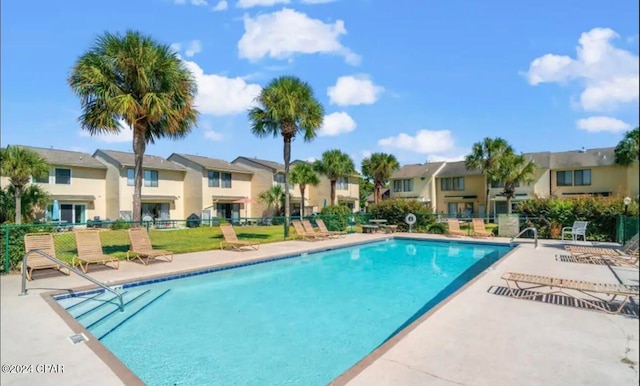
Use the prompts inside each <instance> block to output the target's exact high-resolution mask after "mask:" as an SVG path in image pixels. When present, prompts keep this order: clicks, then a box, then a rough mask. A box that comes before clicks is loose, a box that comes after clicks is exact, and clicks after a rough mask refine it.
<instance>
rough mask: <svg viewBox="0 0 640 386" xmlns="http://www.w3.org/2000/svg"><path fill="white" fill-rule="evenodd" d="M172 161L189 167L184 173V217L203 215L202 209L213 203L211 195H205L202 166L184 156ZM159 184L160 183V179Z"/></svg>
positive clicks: (186, 167)
mask: <svg viewBox="0 0 640 386" xmlns="http://www.w3.org/2000/svg"><path fill="white" fill-rule="evenodd" d="M171 161H174V162H177V163H179V164H181V165H182V166H184V167H185V169H187V171H186V173H185V175H184V188H183V194H182V197H183V206H184V213H183V214H182V218H187V217H189V216H190V215H191V213H195V214H197V215H198V216H201V214H202V209H203V208H205V207H206V206H210V205H211V196H209V199H208V200H206V199H205V197H204V196H203V190H204V187H203V186H202V184H203V180H202V175H203V173H204V172H203V171H202V167H201V166H200V165H197V164H195V163H194V162H191V161H189V160H187V159H184V158H182V157H175V158H173V159H171ZM125 184H126V181H125ZM158 185H160V182H159V181H158ZM205 203H206V204H205Z"/></svg>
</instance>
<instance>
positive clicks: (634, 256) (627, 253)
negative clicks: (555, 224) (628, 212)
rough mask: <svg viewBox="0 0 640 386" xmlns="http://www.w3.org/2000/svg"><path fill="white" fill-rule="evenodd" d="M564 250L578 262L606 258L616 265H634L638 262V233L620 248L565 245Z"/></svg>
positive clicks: (590, 261)
mask: <svg viewBox="0 0 640 386" xmlns="http://www.w3.org/2000/svg"><path fill="white" fill-rule="evenodd" d="M564 248H565V250H566V251H567V252H569V253H570V254H571V256H572V257H573V258H574V259H575V260H576V261H577V262H580V263H593V262H594V260H606V261H607V262H610V263H614V264H617V265H628V266H634V265H637V264H638V260H639V257H638V234H637V233H636V235H635V236H633V237H632V238H631V239H630V240H629V241H628V242H627V243H626V244H625V245H624V246H623V247H622V248H620V249H617V248H603V247H587V246H579V245H565V247H564Z"/></svg>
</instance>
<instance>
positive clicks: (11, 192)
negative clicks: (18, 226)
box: [0, 185, 49, 224]
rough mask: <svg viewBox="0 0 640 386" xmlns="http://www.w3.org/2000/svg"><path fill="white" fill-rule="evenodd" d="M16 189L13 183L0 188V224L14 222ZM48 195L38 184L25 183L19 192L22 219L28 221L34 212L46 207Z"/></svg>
mask: <svg viewBox="0 0 640 386" xmlns="http://www.w3.org/2000/svg"><path fill="white" fill-rule="evenodd" d="M15 193H16V189H15V187H14V186H13V185H9V186H7V188H6V189H2V190H0V224H1V223H4V222H5V221H13V222H15V212H16V210H15V208H16V194H15ZM48 203H49V195H48V194H47V192H46V191H45V190H44V189H42V188H41V187H40V186H38V185H27V186H25V187H24V188H23V189H22V192H21V194H20V204H21V207H20V214H21V216H22V220H24V221H25V222H29V220H31V219H33V218H35V216H36V213H37V212H38V211H41V210H43V209H45V208H46V206H47V204H48Z"/></svg>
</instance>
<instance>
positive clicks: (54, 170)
mask: <svg viewBox="0 0 640 386" xmlns="http://www.w3.org/2000/svg"><path fill="white" fill-rule="evenodd" d="M58 169H60V170H68V171H69V183H68V184H59V183H58V179H57V177H56V170H58ZM53 184H54V185H72V184H73V169H71V168H54V169H53Z"/></svg>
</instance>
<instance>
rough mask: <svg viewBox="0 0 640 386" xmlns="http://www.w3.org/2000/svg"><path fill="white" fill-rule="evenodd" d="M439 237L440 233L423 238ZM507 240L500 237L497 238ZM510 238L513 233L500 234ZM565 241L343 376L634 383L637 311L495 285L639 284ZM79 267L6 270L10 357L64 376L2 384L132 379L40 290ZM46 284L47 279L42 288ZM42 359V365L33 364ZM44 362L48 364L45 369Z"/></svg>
mask: <svg viewBox="0 0 640 386" xmlns="http://www.w3.org/2000/svg"><path fill="white" fill-rule="evenodd" d="M385 237H387V235H381V234H372V235H369V234H367V235H363V234H353V235H349V236H347V237H346V238H343V239H337V240H326V241H318V242H304V241H287V242H279V243H273V244H265V245H262V246H261V247H260V250H259V251H251V252H243V253H238V252H231V251H208V252H198V253H189V254H183V255H177V256H176V257H175V260H174V262H173V263H164V262H157V263H153V264H150V265H149V266H142V265H140V264H137V263H126V262H124V263H122V264H121V267H120V269H119V270H117V271H115V270H111V269H107V270H100V271H95V272H93V273H91V275H92V276H93V277H95V278H96V279H98V280H101V281H105V282H114V281H120V280H132V279H137V278H141V277H147V276H154V275H161V274H168V273H172V272H177V271H184V270H192V269H198V268H204V267H211V266H216V265H226V264H230V263H236V262H241V261H248V260H253V259H264V258H269V257H275V256H278V255H283V254H292V253H298V252H308V251H310V249H321V248H326V247H332V246H338V245H345V244H350V243H358V242H362V241H368V240H376V239H384V238H385ZM425 237H437V236H425ZM496 241H498V240H496ZM500 241H505V240H500ZM558 248H559V244H558V243H553V242H548V243H545V245H543V246H541V247H540V248H538V249H537V250H536V249H534V248H533V246H532V245H531V244H528V243H527V244H523V245H522V246H521V247H520V248H518V249H517V250H516V251H514V252H513V253H511V254H510V255H509V256H508V257H506V258H505V259H503V260H502V261H501V262H500V263H499V264H498V265H495V266H494V267H493V268H492V269H490V270H489V271H487V272H486V273H485V274H483V275H481V276H480V277H479V278H478V279H477V280H476V281H475V282H473V283H472V284H470V285H469V286H467V287H466V288H464V290H463V291H461V292H460V293H459V294H458V295H457V296H455V297H454V298H453V299H451V300H450V301H449V302H447V303H446V304H444V305H443V306H441V307H440V308H439V309H437V310H436V311H435V312H431V313H430V314H428V317H427V318H426V319H424V320H422V321H418V322H417V323H416V324H414V325H412V326H411V327H410V329H411V331H410V332H408V333H405V334H401V336H399V337H398V338H397V339H396V340H397V342H395V345H393V347H390V348H389V347H385V346H383V348H382V350H378V351H377V352H376V353H374V355H373V356H371V357H369V358H367V359H365V360H363V361H362V362H361V363H360V364H359V365H358V366H357V368H355V369H353V370H352V371H350V372H348V373H347V374H345V375H343V377H341V378H339V380H338V382H337V383H341V384H345V383H348V384H349V385H372V384H375V385H425V384H428V385H451V384H457V385H460V384H462V385H489V384H490V385H511V384H518V385H527V384H531V385H534V384H535V385H539V384H545V385H556V384H557V385H605V384H615V385H636V384H637V383H638V371H637V368H638V367H637V365H635V366H632V365H631V364H630V363H631V362H632V363H637V362H638V319H637V318H631V317H627V316H610V315H606V314H603V313H601V312H595V311H588V310H583V309H575V308H572V307H566V306H559V305H551V304H542V303H539V302H535V301H527V300H517V299H512V298H509V297H506V296H500V295H495V294H492V293H489V292H488V290H490V289H491V288H493V287H495V286H500V285H502V281H501V280H500V274H501V273H502V272H504V271H517V272H527V273H540V274H546V275H555V276H561V277H567V278H576V279H583V280H601V281H603V282H615V281H616V276H618V277H619V278H620V279H621V280H622V281H624V282H626V283H629V284H634V285H637V284H638V270H637V269H635V270H634V269H622V268H614V269H610V268H608V267H606V266H593V265H584V264H573V263H561V262H558V261H556V260H555V258H554V256H555V254H556V253H557V252H558V251H559V250H560V249H558ZM86 284H87V282H86V281H85V280H84V279H82V278H81V277H79V276H76V275H71V276H70V277H67V276H59V275H56V276H53V277H48V278H40V279H36V280H34V281H32V282H29V283H28V288H30V290H29V295H27V296H17V295H18V293H19V292H20V277H19V276H17V275H9V276H3V277H1V278H0V290H1V291H0V306H1V308H0V310H1V312H0V325H1V331H0V332H1V335H0V341H1V342H2V344H1V350H0V358H2V364H3V365H5V364H8V365H25V364H33V365H36V364H60V365H63V366H64V373H62V374H35V373H31V374H21V375H17V374H1V375H0V376H1V378H0V384H2V385H35V384H37V385H60V384H64V385H87V384H91V385H120V384H123V381H122V380H121V379H120V378H119V377H118V376H116V374H115V373H114V372H113V371H112V369H111V368H110V367H109V366H107V365H106V364H105V362H103V361H102V360H101V359H100V358H99V357H98V356H97V355H95V353H94V352H93V351H92V350H91V348H90V347H89V346H88V345H87V344H76V345H74V344H71V343H70V341H69V340H68V337H69V336H70V335H72V334H74V333H75V332H76V331H73V330H72V329H71V328H70V327H69V326H68V325H67V324H66V323H65V322H64V321H63V320H62V319H61V318H60V317H59V316H58V315H57V314H56V313H55V311H54V310H53V309H52V308H51V307H50V306H49V305H48V304H47V303H46V302H45V300H44V299H43V298H42V296H40V295H39V293H42V292H47V291H50V290H52V289H60V288H73V287H79V286H84V285H86ZM35 287H38V288H35ZM3 370H4V367H3ZM36 370H38V368H34V371H36ZM40 370H42V368H40Z"/></svg>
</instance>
